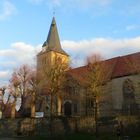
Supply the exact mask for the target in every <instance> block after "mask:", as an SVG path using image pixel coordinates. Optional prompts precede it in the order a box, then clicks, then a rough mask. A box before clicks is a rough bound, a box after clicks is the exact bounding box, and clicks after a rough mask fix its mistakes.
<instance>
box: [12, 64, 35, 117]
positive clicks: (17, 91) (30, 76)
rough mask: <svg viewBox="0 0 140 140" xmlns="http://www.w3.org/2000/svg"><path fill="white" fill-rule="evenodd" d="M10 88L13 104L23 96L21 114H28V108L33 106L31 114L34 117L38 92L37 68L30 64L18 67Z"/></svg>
mask: <svg viewBox="0 0 140 140" xmlns="http://www.w3.org/2000/svg"><path fill="white" fill-rule="evenodd" d="M10 89H11V94H12V96H13V98H14V102H13V104H15V102H16V101H17V98H19V97H20V98H21V107H20V111H21V114H22V115H24V114H26V113H27V112H26V111H27V110H26V109H29V108H31V116H32V117H33V116H34V115H35V96H36V92H37V91H36V72H35V70H34V69H33V68H31V67H29V66H28V65H23V66H21V67H20V68H19V69H16V70H15V71H14V72H13V74H12V77H11V79H10ZM29 110H30V109H29ZM29 110H28V111H29ZM32 111H33V112H34V113H33V112H32ZM28 113H30V112H28ZM33 114H34V115H33Z"/></svg>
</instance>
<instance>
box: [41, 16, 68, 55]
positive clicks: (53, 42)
mask: <svg viewBox="0 0 140 140" xmlns="http://www.w3.org/2000/svg"><path fill="white" fill-rule="evenodd" d="M42 47H46V51H56V52H59V53H62V54H65V55H67V53H66V52H65V51H64V50H63V49H62V48H61V44H60V39H59V35H58V31H57V25H56V21H55V17H53V19H52V23H51V26H50V30H49V34H48V37H47V40H46V41H45V42H44V44H43V46H42Z"/></svg>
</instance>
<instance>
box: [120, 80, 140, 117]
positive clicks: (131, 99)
mask: <svg viewBox="0 0 140 140" xmlns="http://www.w3.org/2000/svg"><path fill="white" fill-rule="evenodd" d="M122 90H123V104H122V111H123V114H124V115H134V114H136V113H137V112H138V106H137V104H136V100H135V94H134V92H135V89H134V85H133V82H132V81H131V80H130V79H126V80H125V81H124V82H123V89H122Z"/></svg>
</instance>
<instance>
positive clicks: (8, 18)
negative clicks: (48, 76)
mask: <svg viewBox="0 0 140 140" xmlns="http://www.w3.org/2000/svg"><path fill="white" fill-rule="evenodd" d="M139 9H140V1H139V0H0V86H2V85H4V84H7V83H8V81H9V79H10V76H11V73H12V72H13V70H14V69H15V68H18V67H20V66H21V65H22V64H29V65H35V62H36V54H37V53H38V52H39V51H41V46H42V44H43V42H44V41H45V40H46V38H47V35H48V31H49V28H50V24H51V20H52V17H53V16H55V18H56V23H57V28H58V32H59V36H60V40H61V45H62V48H63V49H64V50H65V51H66V52H67V53H68V54H69V55H70V57H71V65H72V66H74V67H78V66H81V65H84V64H85V63H84V62H85V60H86V57H87V56H89V55H92V54H93V53H100V54H101V55H102V56H103V57H104V59H109V58H112V57H117V56H122V55H127V54H131V53H135V52H139V51H140V17H139V15H140V10H139Z"/></svg>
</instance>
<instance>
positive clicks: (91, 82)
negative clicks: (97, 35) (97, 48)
mask: <svg viewBox="0 0 140 140" xmlns="http://www.w3.org/2000/svg"><path fill="white" fill-rule="evenodd" d="M87 65H88V72H87V75H86V77H87V78H86V79H87V89H88V93H87V98H88V99H90V101H91V103H90V104H91V106H92V107H93V108H94V117H95V128H96V135H97V134H98V127H97V126H98V125H97V120H98V117H99V114H100V112H99V111H100V108H99V105H100V100H101V98H103V97H102V96H103V95H102V92H103V85H104V83H105V82H107V81H106V79H107V77H108V75H109V74H110V71H109V68H108V67H109V66H108V65H107V64H106V63H105V61H103V59H102V57H101V56H100V55H99V54H94V55H92V56H91V57H88V58H87Z"/></svg>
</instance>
